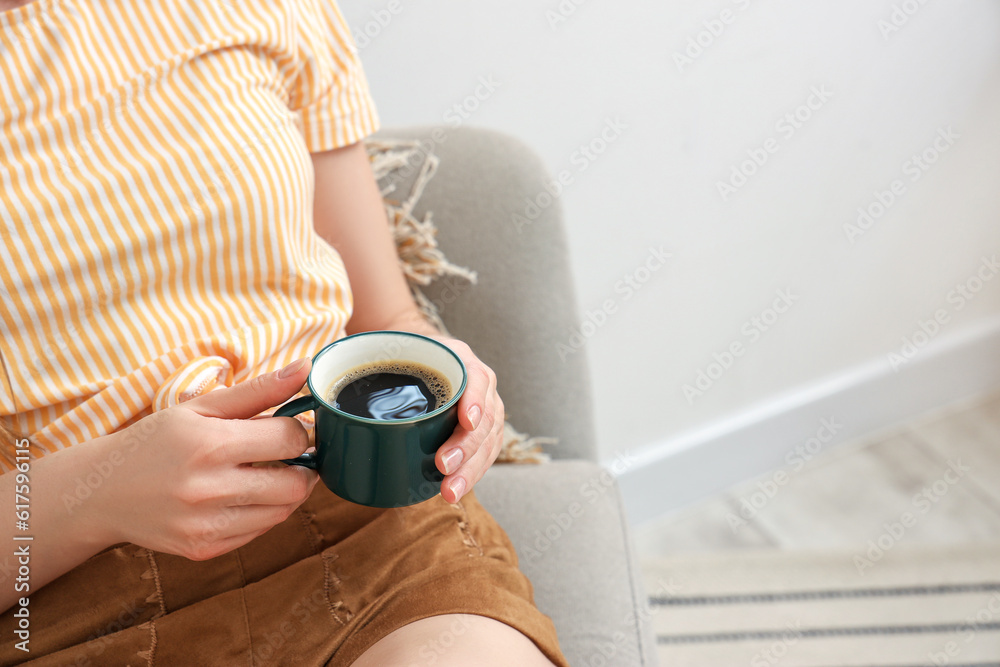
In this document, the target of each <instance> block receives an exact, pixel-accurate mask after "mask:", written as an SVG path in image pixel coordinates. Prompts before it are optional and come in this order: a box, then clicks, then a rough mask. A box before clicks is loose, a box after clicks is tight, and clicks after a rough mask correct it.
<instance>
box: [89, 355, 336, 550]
mask: <svg viewBox="0 0 1000 667" xmlns="http://www.w3.org/2000/svg"><path fill="white" fill-rule="evenodd" d="M309 368H310V363H309V360H308V359H301V360H299V361H296V362H293V363H292V364H289V365H288V366H287V367H286V368H284V369H282V370H280V371H277V372H275V373H270V374H267V375H262V376H259V377H256V378H254V379H252V380H249V381H247V382H243V383H240V384H238V385H235V386H233V387H228V388H225V389H218V390H216V391H212V392H210V393H208V394H205V395H204V396H199V397H197V398H194V399H192V400H190V401H187V402H185V403H182V404H180V405H176V406H173V407H170V408H168V409H166V410H163V411H161V412H158V413H156V414H153V415H150V416H149V417H146V418H144V419H142V420H140V421H138V422H136V423H135V424H133V425H132V426H130V427H128V428H126V429H124V430H122V431H120V432H118V433H115V434H113V435H111V436H107V437H106V438H102V439H100V440H99V441H95V442H94V443H90V444H93V445H98V444H100V446H101V447H103V448H104V449H103V451H102V452H101V454H100V456H101V457H102V459H101V460H104V461H106V462H109V463H111V464H112V467H113V470H112V472H111V474H110V475H109V477H108V479H107V480H106V481H105V483H104V484H102V485H101V487H100V488H99V489H97V490H96V491H95V493H94V495H93V497H92V498H90V499H88V500H86V501H84V503H83V507H81V508H80V509H81V512H85V513H86V514H87V515H89V518H91V520H92V521H93V522H94V523H95V524H97V525H98V526H99V527H100V528H99V529H102V530H103V531H105V535H106V539H107V540H108V541H110V543H112V544H114V543H117V542H132V543H134V544H138V545H140V546H144V547H147V548H149V549H153V550H155V551H162V552H166V553H172V554H177V555H180V556H184V557H187V558H190V559H192V560H205V559H208V558H213V557H215V556H218V555H221V554H224V553H226V552H229V551H232V550H233V549H236V548H237V547H240V546H243V545H244V544H246V543H248V542H250V541H251V540H252V539H254V538H255V537H257V536H258V535H261V534H262V533H264V532H266V531H267V530H269V529H270V528H271V527H273V526H274V525H276V524H278V523H281V522H282V521H284V520H285V519H286V518H288V516H289V515H290V514H291V513H292V512H293V511H294V510H295V508H296V507H298V506H299V505H301V504H302V502H304V501H305V500H306V498H308V497H309V494H310V492H311V491H312V489H313V487H314V486H315V485H316V482H317V481H318V480H319V476H318V475H316V473H315V472H313V471H311V470H307V469H305V468H302V467H299V466H285V465H281V466H280V467H261V466H254V465H252V464H254V463H255V462H263V461H276V460H279V459H287V458H294V457H296V456H298V455H299V454H302V453H303V452H304V451H305V450H306V449H308V448H309V446H310V444H309V438H308V434H307V432H306V430H305V428H304V427H303V426H302V425H301V424H300V423H299V422H298V421H296V420H295V419H292V418H291V417H274V418H266V419H250V418H251V417H253V416H255V415H257V414H259V413H260V412H262V411H264V410H266V409H268V408H271V407H274V406H275V405H279V404H281V403H283V402H284V401H286V400H287V399H289V398H291V397H292V396H294V395H295V394H296V393H297V392H298V391H299V390H300V389H301V388H302V385H303V384H304V383H305V380H306V377H307V376H308V374H309Z"/></svg>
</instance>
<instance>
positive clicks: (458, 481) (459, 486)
mask: <svg viewBox="0 0 1000 667" xmlns="http://www.w3.org/2000/svg"><path fill="white" fill-rule="evenodd" d="M449 487H450V488H451V492H452V493H453V494H455V502H456V503H457V502H458V501H459V500H461V499H462V494H463V493H464V492H465V480H464V479H462V478H461V477H456V478H455V479H454V481H452V483H451V484H450V485H449Z"/></svg>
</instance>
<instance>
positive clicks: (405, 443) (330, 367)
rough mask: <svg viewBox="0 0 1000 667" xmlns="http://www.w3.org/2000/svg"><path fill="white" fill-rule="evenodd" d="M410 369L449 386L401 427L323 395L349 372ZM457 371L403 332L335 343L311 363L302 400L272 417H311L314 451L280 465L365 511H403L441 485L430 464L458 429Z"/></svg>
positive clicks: (444, 350) (459, 367)
mask: <svg viewBox="0 0 1000 667" xmlns="http://www.w3.org/2000/svg"><path fill="white" fill-rule="evenodd" d="M379 361H400V362H407V361H409V362H416V363H418V364H422V365H424V366H429V367H430V368H432V369H434V370H436V371H437V372H438V373H439V374H441V375H442V376H443V377H444V378H446V379H447V380H448V382H449V383H450V384H451V395H450V397H449V398H448V400H447V401H446V402H445V403H444V404H443V405H438V406H437V407H436V409H434V410H433V411H431V412H427V413H425V414H422V415H419V416H417V417H412V418H409V419H395V420H380V419H369V418H366V417H359V416H357V415H353V414H350V413H347V412H343V411H342V410H338V409H337V408H336V407H334V406H333V404H332V403H331V401H330V400H328V399H329V392H330V390H331V389H332V388H333V386H334V385H335V384H336V383H337V382H338V380H340V379H341V378H343V377H344V376H345V375H346V374H347V373H348V372H349V371H351V370H352V369H355V368H357V367H358V366H363V365H366V364H370V363H373V362H379ZM466 380H467V374H466V370H465V365H464V364H463V363H462V360H461V359H459V358H458V355H457V354H455V353H454V352H453V351H452V350H451V349H450V348H448V347H447V346H445V345H443V344H442V343H439V342H438V341H436V340H434V339H432V338H428V337H426V336H421V335H419V334H413V333H408V332H403V331H370V332H365V333H360V334H355V335H353V336H347V337H345V338H341V339H340V340H338V341H336V342H335V343H331V344H330V345H327V346H326V347H324V348H323V349H322V350H320V351H319V353H317V354H316V356H315V357H313V363H312V370H311V371H310V372H309V381H308V387H309V396H303V397H302V398H297V399H295V400H293V401H290V402H288V403H286V404H285V405H283V406H281V407H280V408H278V410H276V411H275V413H274V416H275V417H290V416H292V415H297V414H299V413H301V412H305V411H307V410H314V411H315V412H316V431H315V436H316V451H315V452H307V453H305V454H303V455H302V456H299V457H298V458H294V459H284V460H283V463H287V464H290V465H299V466H304V467H306V468H311V469H313V470H315V471H316V472H318V473H319V476H320V478H321V479H322V480H323V483H324V484H326V485H327V487H329V489H330V490H331V491H333V492H334V493H335V494H337V495H338V496H340V497H341V498H344V499H345V500H349V501H351V502H353V503H357V504H359V505H367V506H369V507H406V506H408V505H414V504H416V503H419V502H422V501H424V500H428V499H429V498H433V497H434V496H436V495H437V494H438V493H440V491H441V480H442V479H444V475H442V474H441V473H440V472H439V471H438V469H437V466H436V465H435V464H434V455H435V453H437V450H438V448H439V447H440V446H441V445H443V444H444V443H445V441H446V440H447V439H448V438H449V437H450V436H451V434H452V432H453V431H454V430H455V427H456V426H457V425H458V399H459V398H460V397H461V396H462V392H464V391H465V385H466Z"/></svg>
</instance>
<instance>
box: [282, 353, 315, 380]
mask: <svg viewBox="0 0 1000 667" xmlns="http://www.w3.org/2000/svg"><path fill="white" fill-rule="evenodd" d="M308 360H309V358H308V357H302V358H301V359H299V360H298V361H293V362H292V363H290V364H288V365H287V366H285V367H284V368H282V369H281V370H280V371H278V379H279V380H284V379H285V378H287V377H290V376H292V375H295V373H297V372H298V371H299V370H301V368H302V367H303V366H305V364H306V362H307V361H308Z"/></svg>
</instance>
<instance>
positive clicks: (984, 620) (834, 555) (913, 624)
mask: <svg viewBox="0 0 1000 667" xmlns="http://www.w3.org/2000/svg"><path fill="white" fill-rule="evenodd" d="M869 547H873V548H869ZM869 547H866V548H865V549H860V550H859V551H857V552H837V551H823V552H802V551H779V550H766V551H727V552H712V553H707V554H691V555H684V556H678V557H674V558H669V559H658V560H652V561H646V562H644V563H643V571H644V576H645V581H646V590H647V592H648V593H649V596H650V612H651V614H652V619H653V627H654V630H655V632H656V639H657V647H658V652H659V656H660V662H661V664H662V665H663V666H664V667H673V666H675V665H676V666H687V665H698V666H699V667H703V666H715V665H718V666H730V665H749V667H772V666H775V665H782V666H787V667H862V666H865V667H904V666H905V667H918V666H919V667H925V666H931V665H950V666H951V667H956V666H962V667H987V666H991V667H1000V544H993V545H976V546H968V547H962V548H951V547H949V548H934V549H929V548H919V549H917V548H904V547H903V546H902V545H895V546H894V547H892V546H890V549H889V550H888V551H882V550H881V549H880V548H879V547H878V545H869Z"/></svg>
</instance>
